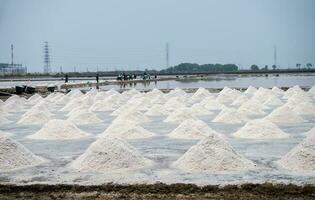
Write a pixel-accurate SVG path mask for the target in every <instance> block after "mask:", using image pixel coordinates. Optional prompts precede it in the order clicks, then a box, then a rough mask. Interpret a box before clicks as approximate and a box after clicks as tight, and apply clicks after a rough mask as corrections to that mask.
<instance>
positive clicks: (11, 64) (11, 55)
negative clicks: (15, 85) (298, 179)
mask: <svg viewBox="0 0 315 200" xmlns="http://www.w3.org/2000/svg"><path fill="white" fill-rule="evenodd" d="M11 65H13V44H11Z"/></svg>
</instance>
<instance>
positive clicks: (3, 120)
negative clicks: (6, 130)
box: [0, 115, 11, 125]
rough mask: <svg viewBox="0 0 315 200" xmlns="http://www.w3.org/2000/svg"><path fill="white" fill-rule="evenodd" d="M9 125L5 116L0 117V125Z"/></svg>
mask: <svg viewBox="0 0 315 200" xmlns="http://www.w3.org/2000/svg"><path fill="white" fill-rule="evenodd" d="M9 123H11V121H10V120H8V119H7V118H6V117H5V116H3V115H0V125H5V124H9Z"/></svg>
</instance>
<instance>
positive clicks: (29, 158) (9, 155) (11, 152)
mask: <svg viewBox="0 0 315 200" xmlns="http://www.w3.org/2000/svg"><path fill="white" fill-rule="evenodd" d="M42 162H43V159H41V158H40V157H38V156H36V155H34V154H33V153H32V152H30V151H29V150H28V149H26V148H25V147H24V146H23V145H22V144H20V143H19V142H17V141H15V140H13V139H11V138H9V137H7V136H4V135H0V171H1V172H3V171H9V170H15V169H21V168H25V167H31V166H35V165H39V164H41V163H42Z"/></svg>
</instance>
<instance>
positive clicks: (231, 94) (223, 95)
mask: <svg viewBox="0 0 315 200" xmlns="http://www.w3.org/2000/svg"><path fill="white" fill-rule="evenodd" d="M222 91H223V90H222ZM222 91H221V92H220V93H219V95H218V97H217V98H216V100H217V101H218V102H220V103H222V104H225V105H229V104H231V103H232V102H233V101H234V100H235V99H236V98H237V97H239V96H240V94H239V93H238V92H236V90H230V91H227V92H222Z"/></svg>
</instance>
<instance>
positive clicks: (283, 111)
mask: <svg viewBox="0 0 315 200" xmlns="http://www.w3.org/2000/svg"><path fill="white" fill-rule="evenodd" d="M265 119H267V120H270V121H271V122H273V123H287V124H292V123H301V122H304V119H303V118H302V117H301V116H299V115H298V114H297V113H296V112H294V111H293V110H292V109H291V108H290V107H288V106H286V105H283V106H281V107H279V108H277V109H275V110H273V111H272V112H271V113H270V114H269V115H267V116H266V117H265Z"/></svg>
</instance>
